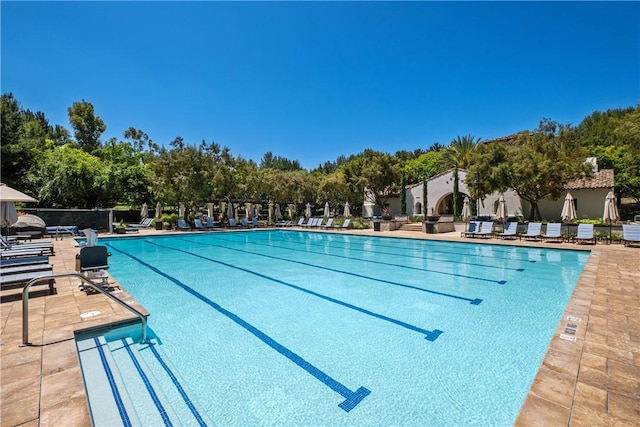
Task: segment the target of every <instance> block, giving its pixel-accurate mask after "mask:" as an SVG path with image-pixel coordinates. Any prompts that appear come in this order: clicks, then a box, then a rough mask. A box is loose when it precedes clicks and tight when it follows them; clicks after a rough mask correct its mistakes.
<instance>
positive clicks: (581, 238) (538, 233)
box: [462, 221, 640, 244]
mask: <svg viewBox="0 0 640 427" xmlns="http://www.w3.org/2000/svg"><path fill="white" fill-rule="evenodd" d="M627 227H629V226H627ZM638 227H640V226H638ZM625 230H627V229H625V226H623V234H625V235H626V234H627V233H629V232H630V230H628V231H627V233H625ZM638 234H640V231H638ZM462 235H463V236H464V237H483V238H484V237H494V236H495V237H497V238H500V239H516V238H519V239H520V240H522V239H525V240H534V241H537V240H541V241H543V240H544V241H550V240H554V241H560V242H562V241H564V236H563V235H562V224H560V223H549V224H547V227H546V230H545V233H544V234H543V233H542V223H540V222H532V223H529V225H528V226H527V230H526V232H524V233H522V234H518V223H517V222H507V223H506V224H505V227H504V231H502V232H500V233H495V232H494V229H493V222H492V221H482V222H480V221H471V222H469V229H468V230H467V231H464V232H463V233H462ZM625 239H626V237H625V238H623V241H624V240H625ZM573 240H574V242H575V243H592V244H595V243H596V237H595V235H594V231H593V224H578V230H577V233H576V236H575V237H574V238H573ZM638 240H640V237H638Z"/></svg>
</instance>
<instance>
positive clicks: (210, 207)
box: [207, 203, 214, 218]
mask: <svg viewBox="0 0 640 427" xmlns="http://www.w3.org/2000/svg"><path fill="white" fill-rule="evenodd" d="M213 209H214V208H213V203H207V216H208V217H209V218H213Z"/></svg>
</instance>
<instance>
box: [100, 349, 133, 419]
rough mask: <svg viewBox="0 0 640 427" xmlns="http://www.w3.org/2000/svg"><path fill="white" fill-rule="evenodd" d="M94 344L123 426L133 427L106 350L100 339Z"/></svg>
mask: <svg viewBox="0 0 640 427" xmlns="http://www.w3.org/2000/svg"><path fill="white" fill-rule="evenodd" d="M93 342H94V344H95V345H96V349H97V350H98V354H99V355H100V362H101V363H102V367H103V368H104V372H105V374H107V380H108V381H109V387H110V388H111V394H112V395H113V399H114V400H115V401H116V407H117V408H118V414H120V419H121V420H122V425H124V426H125V427H132V425H131V420H130V419H129V414H127V409H126V408H125V407H124V402H123V401H122V396H120V391H118V386H117V385H116V380H115V379H114V378H113V372H111V368H110V367H109V363H107V358H106V356H105V355H104V349H103V348H102V345H101V344H100V341H99V340H98V338H94V339H93Z"/></svg>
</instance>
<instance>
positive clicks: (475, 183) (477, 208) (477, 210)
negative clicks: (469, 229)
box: [473, 173, 480, 220]
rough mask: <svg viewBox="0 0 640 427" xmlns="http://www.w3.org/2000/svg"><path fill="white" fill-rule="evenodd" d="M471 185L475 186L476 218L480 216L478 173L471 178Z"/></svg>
mask: <svg viewBox="0 0 640 427" xmlns="http://www.w3.org/2000/svg"><path fill="white" fill-rule="evenodd" d="M473 185H474V186H475V187H476V220H477V219H478V217H479V216H480V173H478V176H477V178H474V179H473Z"/></svg>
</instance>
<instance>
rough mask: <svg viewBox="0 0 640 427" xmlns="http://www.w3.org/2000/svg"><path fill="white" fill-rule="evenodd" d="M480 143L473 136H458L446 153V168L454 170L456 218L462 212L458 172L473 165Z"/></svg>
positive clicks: (454, 209)
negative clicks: (476, 149) (475, 152)
mask: <svg viewBox="0 0 640 427" xmlns="http://www.w3.org/2000/svg"><path fill="white" fill-rule="evenodd" d="M479 142H480V138H478V139H475V138H474V137H473V135H465V136H463V137H460V136H457V137H456V138H455V139H454V140H452V141H451V143H450V144H449V147H448V148H447V149H446V150H445V152H444V156H443V162H444V163H445V166H447V167H449V168H453V214H454V215H456V216H457V215H460V212H461V210H462V204H461V203H460V202H461V197H460V192H459V191H458V184H459V180H458V170H459V169H467V168H468V167H469V166H470V165H471V163H473V157H474V151H475V148H476V144H478V143H479Z"/></svg>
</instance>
